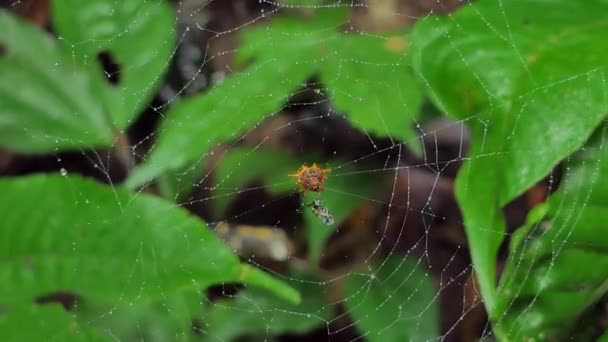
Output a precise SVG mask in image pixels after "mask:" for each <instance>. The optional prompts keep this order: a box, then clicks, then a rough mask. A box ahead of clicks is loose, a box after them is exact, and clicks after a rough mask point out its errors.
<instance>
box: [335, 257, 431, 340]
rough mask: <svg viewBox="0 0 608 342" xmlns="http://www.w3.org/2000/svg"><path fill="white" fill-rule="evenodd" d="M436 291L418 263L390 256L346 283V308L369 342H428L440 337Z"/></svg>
mask: <svg viewBox="0 0 608 342" xmlns="http://www.w3.org/2000/svg"><path fill="white" fill-rule="evenodd" d="M436 291H437V290H435V289H434V285H433V283H432V279H431V276H430V275H429V274H428V272H427V271H426V270H424V268H423V266H422V265H420V262H418V263H417V262H415V261H413V260H410V259H408V258H405V259H403V257H399V256H391V257H388V258H387V259H386V260H384V261H383V262H382V263H381V264H380V265H377V268H376V269H374V270H370V273H369V274H359V273H353V274H352V275H351V276H350V277H349V279H348V282H347V283H346V288H345V296H346V299H345V300H346V302H345V303H346V307H347V309H348V312H349V314H350V315H351V317H352V318H353V320H354V321H355V324H356V326H357V328H358V330H359V332H360V334H361V336H364V337H365V338H366V339H367V340H368V341H371V342H375V341H430V340H435V339H436V338H437V337H438V336H439V323H438V322H439V310H438V307H437V302H436V296H435V293H436Z"/></svg>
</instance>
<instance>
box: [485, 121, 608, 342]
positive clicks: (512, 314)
mask: <svg viewBox="0 0 608 342" xmlns="http://www.w3.org/2000/svg"><path fill="white" fill-rule="evenodd" d="M605 130H606V128H605V127H603V128H602V129H600V130H599V131H598V132H597V134H595V135H594V137H593V138H592V139H591V141H590V142H589V143H588V145H586V146H585V148H584V149H583V150H581V151H580V152H578V153H577V154H575V155H574V156H573V157H572V158H570V160H569V161H568V163H567V164H566V168H565V173H564V177H563V179H562V180H561V185H560V188H559V190H558V191H557V192H556V193H555V194H553V195H552V196H551V197H550V198H549V200H548V202H547V203H546V204H544V205H543V207H542V208H541V209H540V210H534V211H532V213H531V214H530V215H529V216H528V222H527V224H526V226H525V227H524V228H523V229H520V230H518V231H517V233H518V235H519V236H518V237H517V238H514V239H513V241H512V243H511V246H510V254H509V258H508V260H507V266H506V268H505V271H504V275H503V277H502V278H501V283H500V287H499V294H500V296H499V297H498V298H499V301H498V305H497V312H496V316H495V317H494V318H495V321H496V331H497V333H498V334H499V336H500V337H502V338H503V339H504V340H509V341H514V340H528V339H535V340H543V341H544V340H553V339H557V338H560V337H563V336H571V334H572V333H575V332H577V331H580V328H579V327H578V325H577V323H579V324H580V323H583V321H580V322H577V320H578V319H581V315H582V314H584V313H585V312H586V310H588V309H589V308H591V307H592V306H593V305H594V304H595V303H596V302H597V301H598V300H599V299H600V298H602V297H603V296H604V295H605V294H606V293H608V280H607V279H608V242H607V241H606V239H605V237H606V235H607V234H608V226H606V222H608V208H607V207H606V206H608V201H607V199H608V193H607V192H603V191H602V190H603V189H606V186H608V181H607V180H606V179H604V178H603V177H602V175H605V174H606V173H608V149H606V146H605V142H606V131H605ZM584 321H588V319H584Z"/></svg>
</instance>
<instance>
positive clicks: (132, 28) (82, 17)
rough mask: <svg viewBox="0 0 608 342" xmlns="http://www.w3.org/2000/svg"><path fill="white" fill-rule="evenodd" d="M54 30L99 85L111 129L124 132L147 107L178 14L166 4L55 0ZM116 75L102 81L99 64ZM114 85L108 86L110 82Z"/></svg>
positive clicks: (131, 0) (172, 39)
mask: <svg viewBox="0 0 608 342" xmlns="http://www.w3.org/2000/svg"><path fill="white" fill-rule="evenodd" d="M52 6H53V7H52V14H53V25H54V27H55V28H56V30H57V33H58V34H59V36H60V37H61V40H62V41H63V42H64V47H65V48H66V49H67V50H69V51H70V52H71V53H72V54H73V55H74V56H75V57H76V60H77V61H78V62H79V63H80V64H81V65H83V66H85V67H87V68H88V69H89V71H90V72H91V75H93V77H95V79H96V80H97V81H98V84H99V85H100V86H99V88H98V91H99V96H100V97H101V98H103V99H104V103H105V106H106V109H107V111H108V112H109V113H110V115H112V124H113V125H114V126H115V127H117V128H119V129H124V128H126V127H127V126H129V124H130V123H132V122H133V121H134V119H135V118H136V116H137V115H138V114H139V113H140V112H141V110H142V109H143V108H144V107H145V106H146V105H148V103H149V102H150V101H151V99H152V95H154V92H156V90H157V88H158V85H159V83H160V81H161V76H162V74H163V72H164V70H165V68H166V67H167V65H168V63H169V58H170V55H171V52H172V51H173V48H174V45H175V37H174V36H175V32H174V29H173V23H174V21H175V15H174V13H173V11H172V9H171V7H170V6H169V4H168V3H167V2H166V1H165V0H159V1H145V0H125V1H118V2H116V1H113V0H89V1H79V0H54V1H53V2H52ZM103 58H105V59H108V60H107V61H106V63H111V64H114V65H113V67H115V68H116V70H106V71H105V72H110V73H113V74H111V75H107V76H104V69H103V66H102V65H101V63H100V61H99V60H100V59H103ZM107 77H108V78H111V79H112V80H113V82H112V84H110V83H108V82H107V80H106V78H107Z"/></svg>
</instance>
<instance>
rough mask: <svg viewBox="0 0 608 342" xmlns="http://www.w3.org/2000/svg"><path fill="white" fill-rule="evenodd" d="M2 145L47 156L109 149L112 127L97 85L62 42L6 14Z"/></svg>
mask: <svg viewBox="0 0 608 342" xmlns="http://www.w3.org/2000/svg"><path fill="white" fill-rule="evenodd" d="M0 27H2V29H3V31H4V33H3V34H2V35H1V36H0V50H1V51H2V52H1V53H0V74H1V75H2V77H0V102H1V103H2V105H1V106H0V146H2V147H5V148H9V149H11V150H14V151H18V152H22V153H45V152H54V151H57V150H62V149H80V148H86V147H96V146H104V145H109V144H110V143H111V142H112V136H113V134H112V126H111V124H110V120H109V118H108V117H106V115H105V113H104V110H103V105H102V103H101V101H100V100H99V99H98V98H96V97H95V96H94V92H93V89H94V86H93V83H94V82H93V81H92V80H91V79H90V78H89V77H88V76H87V75H86V73H85V72H83V70H81V69H80V68H78V67H77V66H76V65H74V64H73V63H72V61H71V58H70V57H69V56H67V55H65V54H64V53H63V52H62V50H61V49H60V48H59V47H58V45H57V44H56V42H55V41H54V40H53V39H52V38H51V37H50V36H48V35H47V34H46V33H43V32H41V31H40V30H38V29H37V28H36V27H34V26H32V25H30V24H28V23H26V22H24V21H23V20H22V19H19V18H17V17H14V16H13V15H11V14H9V13H8V12H6V11H3V10H0Z"/></svg>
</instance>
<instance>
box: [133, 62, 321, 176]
mask: <svg viewBox="0 0 608 342" xmlns="http://www.w3.org/2000/svg"><path fill="white" fill-rule="evenodd" d="M313 70H314V62H311V60H310V59H307V58H306V57H298V56H296V57H295V58H277V60H276V61H274V62H266V61H265V62H261V63H256V64H254V65H252V66H250V67H249V68H247V70H246V71H243V72H241V73H238V74H235V75H233V76H231V77H230V78H228V79H227V80H225V81H224V82H223V83H221V84H220V85H218V86H216V87H214V88H213V89H211V90H210V91H209V92H208V93H206V94H204V95H201V96H198V97H193V98H190V99H187V100H183V101H181V102H179V103H178V104H176V105H175V106H173V107H172V108H171V110H170V111H169V113H167V115H166V119H165V120H164V121H163V124H162V126H161V128H160V130H159V132H158V138H157V141H156V148H155V149H154V150H153V151H152V152H151V154H150V155H149V156H148V157H147V159H146V160H145V162H144V163H143V164H141V165H139V167H137V168H136V169H135V170H134V172H133V173H132V174H131V175H130V177H129V178H128V179H127V183H126V184H127V186H129V187H130V188H135V187H137V186H139V185H142V184H143V183H145V182H147V181H149V180H151V179H152V178H154V177H157V176H159V175H160V174H162V173H163V172H166V171H171V170H178V169H180V168H182V167H184V166H185V165H187V164H189V163H193V162H195V161H197V160H199V159H200V158H202V157H203V156H205V155H206V154H205V153H209V151H210V150H211V149H212V148H213V147H215V146H216V145H217V144H218V143H219V142H221V141H224V140H229V139H237V138H238V137H240V136H241V135H242V134H243V132H244V131H245V130H247V129H250V128H251V127H252V126H254V125H255V124H258V123H259V122H261V121H262V120H263V119H264V118H265V117H266V116H269V115H273V113H275V112H276V111H277V110H279V109H280V108H281V106H283V104H284V103H285V102H286V101H287V98H288V97H289V96H290V95H291V94H292V93H293V92H294V91H296V90H297V89H298V88H299V87H300V85H301V83H302V82H304V81H305V80H306V79H307V78H308V77H309V76H310V74H311V73H312V71H313Z"/></svg>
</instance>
